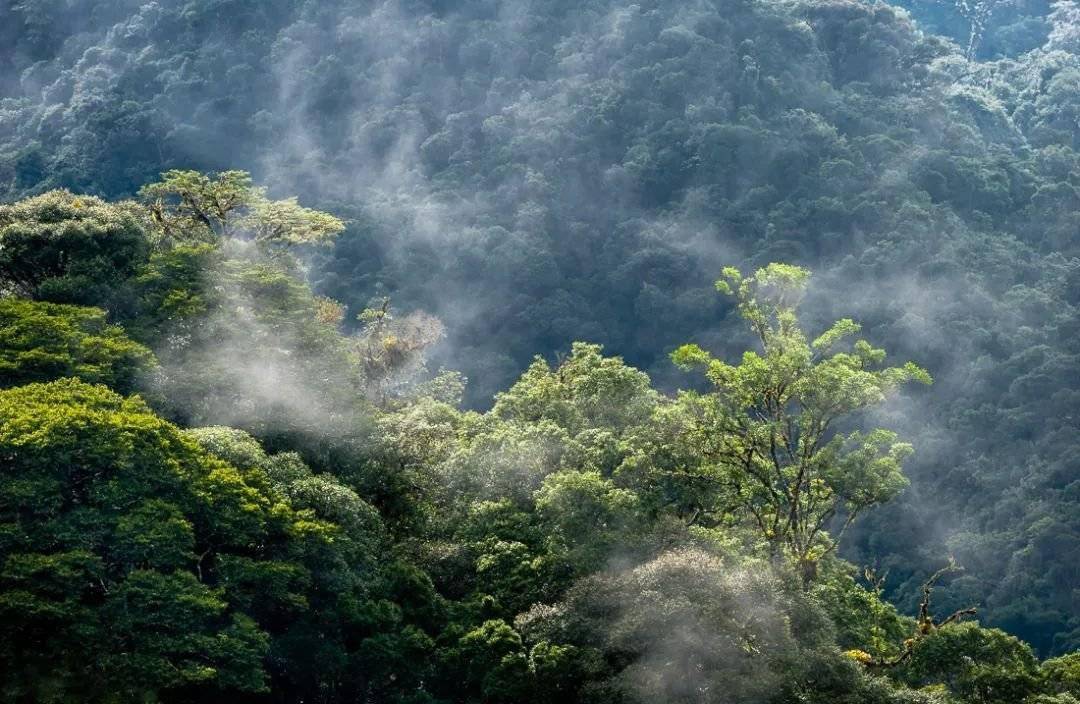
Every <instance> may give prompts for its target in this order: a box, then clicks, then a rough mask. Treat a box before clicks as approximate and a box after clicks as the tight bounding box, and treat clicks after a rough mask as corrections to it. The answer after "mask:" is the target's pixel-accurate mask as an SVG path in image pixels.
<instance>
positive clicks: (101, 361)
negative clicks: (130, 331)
mask: <svg viewBox="0 0 1080 704" xmlns="http://www.w3.org/2000/svg"><path fill="white" fill-rule="evenodd" d="M153 361H154V358H153V355H152V354H151V353H150V350H148V349H146V348H145V347H143V346H142V345H140V344H138V343H137V342H134V341H132V340H130V339H129V338H128V337H127V335H125V334H124V331H123V330H122V329H121V328H119V327H117V326H115V325H109V324H108V323H106V321H105V312H104V311H102V310H99V309H97V308H82V307H79V306H70V305H61V304H56V303H38V302H35V301H28V300H25V299H19V298H0V388H6V387H10V386H18V385H20V384H29V383H32V382H38V381H52V380H54V379H59V378H60V377H65V376H71V377H78V378H80V379H82V380H83V381H86V382H89V383H92V384H105V385H106V386H110V387H112V388H114V389H116V390H118V391H121V392H127V391H131V390H132V389H133V388H134V385H135V382H136V380H137V378H138V377H139V375H140V373H141V372H144V371H146V370H147V369H148V368H149V367H150V366H151V364H152V363H153Z"/></svg>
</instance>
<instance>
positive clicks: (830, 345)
mask: <svg viewBox="0 0 1080 704" xmlns="http://www.w3.org/2000/svg"><path fill="white" fill-rule="evenodd" d="M809 277H810V272H808V271H806V270H805V269H800V268H798V267H794V266H790V265H786V264H770V265H769V266H767V267H765V268H763V269H760V270H758V271H757V272H756V273H755V274H754V275H753V276H751V277H746V278H743V276H742V275H741V274H740V273H739V272H738V271H737V270H735V269H732V268H728V269H725V270H724V279H721V280H720V281H719V282H718V283H717V288H718V289H719V290H720V291H721V292H725V293H731V294H732V295H734V296H735V297H736V300H737V302H738V309H739V313H740V314H741V315H742V317H743V318H744V319H745V320H746V321H747V322H748V323H749V324H750V327H751V329H752V330H753V332H754V334H755V336H756V337H757V340H758V342H759V344H760V348H761V352H760V353H759V352H753V351H750V352H746V353H744V354H743V357H742V361H741V362H740V364H739V365H737V366H735V365H731V364H728V363H726V362H724V361H722V360H718V359H714V358H713V357H711V356H710V355H709V354H708V353H707V352H705V351H704V350H703V349H701V348H700V347H698V346H697V345H684V346H683V347H680V348H679V349H677V350H676V351H675V352H673V353H672V360H673V361H674V362H675V363H676V364H678V365H679V366H681V367H684V368H687V369H689V368H693V367H703V368H704V370H705V375H706V377H707V378H708V379H709V381H710V382H712V384H713V386H714V387H715V389H716V390H715V392H714V393H712V394H709V395H706V396H703V397H697V396H694V395H689V396H687V397H686V402H687V403H691V404H693V405H694V406H695V407H697V409H698V411H697V412H698V413H699V414H700V416H701V420H700V421H699V423H698V426H699V427H698V428H696V429H695V431H694V434H695V440H696V442H697V443H698V452H700V453H701V454H702V456H703V457H705V458H706V459H707V460H708V461H710V462H715V463H716V464H717V465H719V467H720V469H721V472H722V474H723V475H724V476H723V480H724V482H725V484H726V485H727V488H728V491H727V492H726V493H727V495H726V496H725V497H724V499H722V500H723V501H726V502H727V503H728V505H729V506H730V507H731V508H732V509H733V510H737V511H741V512H744V513H745V514H746V518H747V520H752V521H753V523H754V525H755V526H756V527H757V528H758V529H759V530H760V532H761V535H762V537H763V538H764V539H766V540H768V541H769V542H770V543H771V544H773V545H774V546H775V549H776V550H777V551H780V550H783V551H785V552H786V553H787V554H788V555H789V556H790V557H791V558H792V559H793V560H794V561H795V562H796V563H797V564H798V565H799V566H800V568H801V569H802V570H803V573H804V576H805V578H806V580H807V581H809V580H810V579H811V577H812V576H813V574H814V573H815V572H816V569H817V564H818V562H819V561H820V560H821V558H822V557H824V556H825V555H828V554H829V553H831V552H833V551H835V550H836V549H837V547H838V546H839V540H840V537H841V536H842V535H843V533H844V532H845V531H846V529H847V528H848V526H850V525H851V523H852V522H853V521H854V520H855V519H856V518H857V517H858V515H859V514H860V513H861V512H863V511H865V510H866V509H867V508H870V507H872V506H875V505H877V504H881V503H884V502H886V501H888V500H889V499H892V498H893V497H895V496H896V495H897V494H898V493H899V492H900V490H901V489H903V488H904V487H905V486H906V484H907V481H906V480H905V479H904V477H903V474H902V473H901V463H902V461H903V459H904V458H905V457H906V456H907V455H908V454H910V452H911V449H912V448H911V446H910V445H908V444H906V443H901V442H898V441H897V436H896V434H895V433H893V432H891V431H888V430H884V429H880V428H879V429H875V430H871V431H867V432H859V431H856V432H851V433H847V434H845V433H842V432H838V431H837V430H836V429H835V426H837V425H840V424H841V423H843V422H844V418H845V416H849V415H851V414H853V413H856V412H859V411H863V410H864V409H866V408H869V407H872V406H874V405H877V404H880V403H881V402H883V401H884V400H885V398H886V395H887V394H888V393H889V392H891V391H893V390H894V389H896V388H897V387H898V386H900V385H901V384H903V383H904V382H907V381H910V380H917V381H921V382H923V383H927V384H928V383H930V376H929V374H927V373H926V371H924V370H923V369H921V368H919V367H918V366H916V365H915V364H914V363H911V362H909V363H907V364H906V365H904V366H903V367H883V368H878V367H880V366H881V363H882V362H883V361H884V359H885V351H884V350H881V349H875V348H873V347H871V346H870V344H869V343H867V342H866V341H864V340H855V341H854V342H850V345H849V351H847V350H843V349H839V348H840V347H841V345H842V344H843V343H845V342H849V341H850V338H851V337H853V336H854V335H855V334H857V333H858V331H859V326H858V325H856V324H855V323H854V322H852V321H851V320H847V319H845V320H840V321H838V322H836V323H835V324H833V326H832V327H831V328H829V329H828V330H827V331H825V332H824V333H823V334H822V335H821V336H819V337H818V338H817V339H815V340H814V341H813V342H809V341H808V340H807V338H806V336H805V334H804V333H803V331H802V329H801V328H800V327H799V324H798V319H797V318H796V308H797V306H798V303H799V301H800V299H801V298H802V297H803V295H804V292H805V289H806V285H807V282H808V280H809ZM834 520H840V521H841V523H840V528H839V530H838V532H837V535H836V536H835V537H832V536H830V535H829V534H828V533H827V530H829V528H830V526H831V525H832V523H833V521H834Z"/></svg>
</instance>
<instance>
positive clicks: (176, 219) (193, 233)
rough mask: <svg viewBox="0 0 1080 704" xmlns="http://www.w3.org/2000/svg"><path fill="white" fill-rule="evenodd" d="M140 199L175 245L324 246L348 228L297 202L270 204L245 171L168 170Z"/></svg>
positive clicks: (272, 202) (281, 201) (285, 201)
mask: <svg viewBox="0 0 1080 704" xmlns="http://www.w3.org/2000/svg"><path fill="white" fill-rule="evenodd" d="M139 196H140V197H141V198H142V199H143V201H144V202H146V203H147V206H148V209H149V214H150V220H151V222H152V223H153V225H154V227H155V228H156V229H157V231H158V232H159V234H161V235H162V236H163V237H164V238H165V239H167V240H170V241H177V242H188V241H192V240H194V241H204V242H215V241H218V240H222V239H227V238H230V237H239V238H243V239H251V240H254V241H255V242H258V243H260V244H264V245H300V244H320V243H325V242H327V241H329V240H330V239H331V238H333V237H334V236H335V235H337V234H338V233H340V232H341V231H342V230H344V229H345V224H344V223H343V222H342V221H341V220H339V219H338V218H336V217H334V216H333V215H330V214H329V213H324V212H321V211H318V210H312V209H310V208H305V207H303V206H301V205H300V204H299V203H297V201H296V198H286V199H284V200H270V199H269V198H267V197H266V189H265V188H261V187H257V186H255V185H253V184H252V181H251V175H250V174H248V173H247V172H246V171H223V172H221V173H217V174H203V173H200V172H198V171H183V170H172V171H167V172H165V173H163V174H161V181H158V182H157V183H151V184H147V185H145V186H143V187H142V189H140V191H139Z"/></svg>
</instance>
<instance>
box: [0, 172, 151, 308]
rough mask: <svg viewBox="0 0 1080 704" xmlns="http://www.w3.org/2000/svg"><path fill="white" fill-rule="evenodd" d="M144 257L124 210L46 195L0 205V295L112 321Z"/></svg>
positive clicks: (135, 225)
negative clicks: (85, 309) (97, 312)
mask: <svg viewBox="0 0 1080 704" xmlns="http://www.w3.org/2000/svg"><path fill="white" fill-rule="evenodd" d="M149 249H150V248H149V243H148V241H147V238H146V235H145V233H144V232H143V229H142V227H141V226H140V224H139V220H138V217H137V212H136V208H134V207H132V206H131V205H130V204H119V205H116V204H111V203H106V202H104V201H102V200H101V199H99V198H93V197H90V196H76V195H73V194H71V193H70V192H68V191H50V192H48V193H45V194H43V195H40V196H37V197H34V198H28V199H26V200H22V201H19V202H18V203H14V204H11V205H0V290H5V289H6V290H7V291H9V292H13V293H17V294H19V295H22V296H27V297H30V298H35V299H39V300H45V301H53V302H56V303H78V304H83V305H95V306H100V307H103V308H106V309H108V310H109V311H110V312H111V313H116V312H119V311H118V309H121V308H123V307H124V306H125V305H126V304H127V303H126V299H127V298H129V296H128V295H127V293H128V292H127V291H126V289H125V288H124V284H125V282H127V281H128V280H129V279H130V278H131V277H132V276H134V275H135V273H136V272H137V271H138V270H139V268H140V267H141V266H142V265H143V264H144V263H145V262H146V258H147V256H148V255H149Z"/></svg>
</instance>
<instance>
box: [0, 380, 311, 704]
mask: <svg viewBox="0 0 1080 704" xmlns="http://www.w3.org/2000/svg"><path fill="white" fill-rule="evenodd" d="M327 531H328V526H327V525H325V524H321V523H319V522H318V521H306V522H305V521H299V520H297V517H296V516H295V514H293V513H292V512H291V510H290V509H289V507H288V504H287V503H285V502H283V501H282V500H281V499H280V498H279V497H277V496H275V495H274V494H273V493H272V492H270V491H268V490H267V487H266V482H265V479H264V478H263V477H261V476H260V475H259V474H258V473H257V472H246V473H245V472H241V471H239V470H237V469H236V468H234V467H232V466H231V465H228V464H226V463H225V462H223V461H221V460H218V459H215V458H213V457H210V456H209V455H207V454H206V453H205V452H203V451H202V450H201V449H200V448H199V447H198V446H197V445H195V443H194V442H193V441H191V440H189V439H187V438H185V437H184V436H183V435H182V434H181V432H180V431H179V430H178V429H177V428H175V427H174V426H172V425H170V424H169V423H166V422H165V421H163V420H161V419H159V418H157V417H156V416H154V415H153V414H152V413H151V412H150V410H149V409H148V408H147V407H146V405H145V404H144V403H143V402H142V401H141V400H139V399H138V398H134V397H133V398H129V399H125V398H122V397H121V396H118V395H117V394H115V393H113V392H112V391H109V390H108V389H106V388H105V387H103V386H91V385H89V384H86V383H84V382H82V381H78V380H74V379H64V380H60V381H56V382H52V383H50V384H30V385H27V386H22V387H18V388H15V389H7V390H3V391H0V672H2V673H3V675H2V681H3V682H2V685H0V689H2V690H3V691H4V692H5V695H6V696H11V697H13V698H14V699H15V700H25V701H71V700H74V699H78V700H80V701H89V702H94V701H115V700H116V699H117V698H119V699H120V700H124V701H147V700H155V701H160V700H161V698H162V697H165V698H166V699H167V698H168V696H169V693H170V692H176V691H178V690H185V691H187V692H189V693H191V694H192V695H197V694H198V693H202V695H203V696H204V697H208V698H211V699H212V698H214V697H215V696H218V695H221V696H228V695H229V694H232V695H236V694H239V693H243V692H260V691H264V689H265V686H266V674H265V672H264V669H263V658H264V656H265V655H266V652H267V646H268V638H267V635H266V633H265V632H264V631H262V630H261V629H260V628H259V627H258V626H257V625H256V624H255V622H254V621H253V620H252V618H251V617H250V616H248V615H247V614H245V613H243V612H242V611H240V610H237V609H236V608H234V604H232V603H230V600H229V599H228V598H227V595H226V590H225V589H223V580H222V578H221V575H222V574H223V571H224V570H225V566H226V565H227V564H228V562H229V559H230V558H233V559H235V558H239V557H241V556H244V557H246V558H247V559H249V560H252V561H254V562H259V561H260V560H263V559H265V557H264V556H265V553H263V552H262V550H265V547H266V546H270V545H274V544H275V543H278V542H281V541H285V540H287V538H286V536H287V535H289V534H290V533H293V534H294V535H297V536H300V535H303V534H304V533H305V532H306V533H307V534H308V535H312V536H314V535H316V534H318V533H320V532H322V533H323V534H326V532H327ZM259 546H264V547H263V548H261V549H260V547H259ZM264 564H265V563H264ZM196 698H198V697H196Z"/></svg>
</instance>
